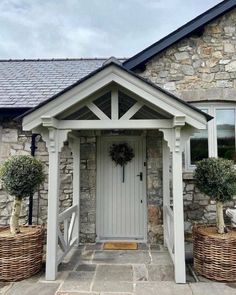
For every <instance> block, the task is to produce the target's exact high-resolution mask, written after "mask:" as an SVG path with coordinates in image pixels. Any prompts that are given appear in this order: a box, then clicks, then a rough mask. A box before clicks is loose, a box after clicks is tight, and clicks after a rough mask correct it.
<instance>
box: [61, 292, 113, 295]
mask: <svg viewBox="0 0 236 295" xmlns="http://www.w3.org/2000/svg"><path fill="white" fill-rule="evenodd" d="M100 294H101V293H97V292H96V293H94V292H92V293H91V292H86V293H84V292H82V293H81V292H57V293H56V295H100ZM113 295H114V293H113Z"/></svg>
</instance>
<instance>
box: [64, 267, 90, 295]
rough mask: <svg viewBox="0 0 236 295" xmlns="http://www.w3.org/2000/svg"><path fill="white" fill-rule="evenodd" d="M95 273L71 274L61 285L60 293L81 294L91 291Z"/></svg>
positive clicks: (81, 272)
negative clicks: (80, 292) (81, 292)
mask: <svg viewBox="0 0 236 295" xmlns="http://www.w3.org/2000/svg"><path fill="white" fill-rule="evenodd" d="M94 274H95V272H92V271H87V272H86V271H80V272H71V273H69V275H68V277H67V279H66V280H65V281H64V282H63V284H62V285H61V287H60V289H59V291H60V292H62V291H63V292H64V291H67V292H79V291H83V292H84V291H90V286H91V283H92V281H93V277H94Z"/></svg>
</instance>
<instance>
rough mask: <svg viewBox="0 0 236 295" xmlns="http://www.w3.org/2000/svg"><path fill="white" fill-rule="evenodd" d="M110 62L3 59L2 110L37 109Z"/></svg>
mask: <svg viewBox="0 0 236 295" xmlns="http://www.w3.org/2000/svg"><path fill="white" fill-rule="evenodd" d="M105 60H106V59H105V58H104V59H102V58H101V59H61V60H0V108H12V107H14V108H15V107H17V108H27V107H35V106H36V105H38V104H39V103H41V102H43V101H45V100H47V99H48V98H50V97H51V96H53V95H54V94H56V93H58V92H60V91H61V90H63V89H65V88H66V87H68V86H70V85H71V84H73V83H75V82H76V81H78V80H80V79H81V78H83V77H85V76H87V75H88V74H89V73H91V72H92V71H94V70H96V69H98V68H99V67H101V66H102V65H103V63H104V61H105Z"/></svg>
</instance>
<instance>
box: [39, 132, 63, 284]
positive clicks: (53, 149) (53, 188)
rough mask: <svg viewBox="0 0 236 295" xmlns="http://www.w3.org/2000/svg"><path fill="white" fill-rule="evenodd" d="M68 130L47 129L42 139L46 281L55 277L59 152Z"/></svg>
mask: <svg viewBox="0 0 236 295" xmlns="http://www.w3.org/2000/svg"><path fill="white" fill-rule="evenodd" d="M67 133H68V130H58V129H55V128H51V127H50V128H48V132H43V133H42V137H43V139H44V140H45V142H46V145H47V148H48V154H49V171H48V220H47V253H46V280H49V281H51V280H55V279H56V276H57V266H58V265H57V248H58V199H59V187H60V185H59V177H60V173H59V172H60V168H59V164H60V151H61V148H62V146H63V144H64V141H65V140H66V138H67Z"/></svg>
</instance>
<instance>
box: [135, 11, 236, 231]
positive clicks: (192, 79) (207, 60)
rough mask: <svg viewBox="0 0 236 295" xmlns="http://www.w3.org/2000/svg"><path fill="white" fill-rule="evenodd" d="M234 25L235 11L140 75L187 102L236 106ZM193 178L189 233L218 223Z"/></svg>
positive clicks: (187, 205) (187, 189) (187, 188)
mask: <svg viewBox="0 0 236 295" xmlns="http://www.w3.org/2000/svg"><path fill="white" fill-rule="evenodd" d="M235 24H236V9H234V10H232V11H231V12H229V13H227V14H225V15H224V16H222V17H220V18H218V19H216V20H215V21H213V22H211V23H210V24H208V25H207V26H205V28H204V30H203V31H202V32H203V34H202V35H200V36H197V35H194V34H193V35H192V36H189V37H188V38H185V39H183V40H181V41H180V42H178V43H176V44H174V45H173V46H171V47H170V48H168V49H167V50H165V51H164V52H162V53H160V54H158V55H156V56H155V57H153V58H152V59H151V60H150V61H149V62H148V63H147V64H146V69H145V70H144V72H142V73H139V75H141V76H142V77H145V78H147V79H149V80H151V81H152V82H153V83H155V84H157V85H158V86H160V87H163V88H164V89H166V90H168V91H170V92H172V93H174V94H176V95H178V96H179V97H181V98H182V99H184V100H186V101H188V102H199V101H231V102H235V103H236V26H235ZM186 175H187V177H186ZM192 178H193V177H192V174H191V173H187V174H184V209H185V229H186V231H187V232H191V228H192V224H193V223H195V222H197V223H201V222H202V223H204V222H210V223H212V222H215V204H214V203H211V202H210V200H209V198H208V197H207V196H204V195H203V194H201V193H200V192H199V191H198V190H197V188H195V185H194V181H193V179H192ZM234 204H236V201H234V202H229V203H228V204H226V206H233V205H234Z"/></svg>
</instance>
